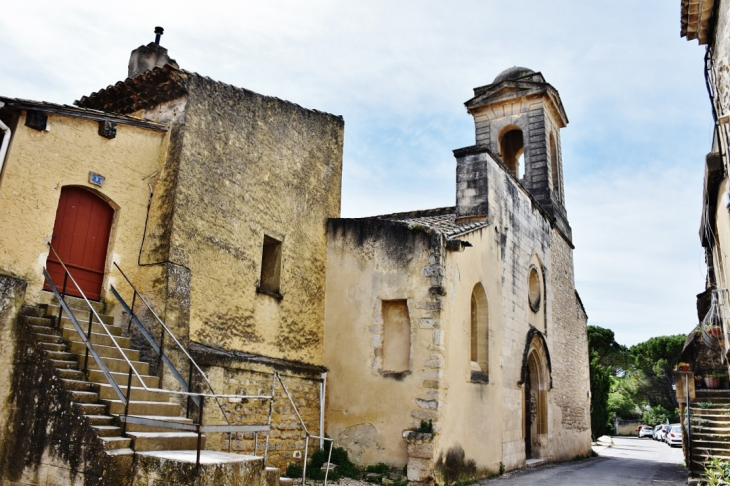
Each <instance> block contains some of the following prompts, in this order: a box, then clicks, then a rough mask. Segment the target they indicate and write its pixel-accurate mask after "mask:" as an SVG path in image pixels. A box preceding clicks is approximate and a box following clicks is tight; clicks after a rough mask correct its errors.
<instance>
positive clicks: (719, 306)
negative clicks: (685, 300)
mask: <svg viewBox="0 0 730 486" xmlns="http://www.w3.org/2000/svg"><path fill="white" fill-rule="evenodd" d="M680 5H681V17H680V18H681V27H680V34H681V36H682V37H685V38H686V39H687V40H695V39H696V40H697V41H698V43H699V45H703V46H706V50H705V79H706V86H707V90H708V95H709V99H710V106H711V116H712V119H713V121H714V132H713V139H712V144H711V147H710V150H709V153H708V154H707V155H706V157H705V161H704V164H703V165H704V190H703V195H702V214H701V215H700V230H699V236H700V243H701V245H702V247H703V248H704V250H705V262H706V264H707V277H706V283H705V289H704V291H703V292H702V293H700V294H699V295H697V315H698V320H699V321H700V324H699V325H698V326H696V327H695V328H694V329H693V330H691V332H690V333H689V335H688V337H687V341H686V343H685V347H684V350H683V351H682V356H681V358H680V361H682V362H684V363H686V364H687V365H688V366H689V371H688V372H679V373H678V375H677V378H678V379H677V380H676V381H677V383H676V385H677V390H678V398H679V403H680V409H681V411H682V414H681V416H682V417H683V419H684V417H685V414H684V413H685V407H686V403H687V395H688V393H687V388H689V395H690V400H692V399H694V400H696V401H697V402H702V403H701V405H702V407H701V408H703V409H711V410H697V409H695V407H694V406H693V405H691V404H690V407H691V414H702V413H704V414H712V415H715V416H716V417H717V418H716V419H713V421H712V423H710V424H709V425H704V424H703V425H704V426H702V427H697V425H699V424H698V422H696V421H694V420H693V421H691V424H692V431H691V437H692V439H691V444H689V445H690V447H687V445H688V444H687V440H686V439H685V448H684V450H685V455H686V459H687V461H686V462H687V463H688V464H691V465H692V469H690V472H691V473H692V474H697V473H698V472H699V471H701V470H702V464H703V463H704V461H705V459H706V458H707V457H708V456H717V457H720V458H721V459H722V460H727V458H728V457H730V445H728V444H730V442H728V439H729V437H728V433H727V431H728V426H730V421H728V420H727V419H726V418H725V415H726V410H727V408H726V407H727V401H728V399H730V392H728V391H727V390H724V389H717V385H719V384H721V381H720V380H713V379H712V378H713V376H708V375H711V374H712V375H724V376H725V377H726V378H725V381H727V376H728V365H727V363H728V360H727V357H728V352H729V351H730V346H729V343H728V339H727V335H728V331H730V329H728V316H730V300H729V299H730V295H729V294H728V270H730V266H729V265H730V262H728V258H727V254H728V252H729V251H730V213H729V212H728V211H729V210H730V181H729V180H728V173H729V171H730V159H729V158H728V148H730V125H728V122H730V99H728V93H729V92H730V91H729V90H730V62H729V61H728V56H729V55H730V37H728V34H729V33H730V2H728V1H727V0H682V2H681V4H680ZM686 384H689V385H690V386H689V387H687V386H686ZM698 408H699V407H698ZM686 425H687V424H685V426H686ZM687 435H689V434H685V436H687Z"/></svg>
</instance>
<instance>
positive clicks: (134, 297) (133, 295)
mask: <svg viewBox="0 0 730 486" xmlns="http://www.w3.org/2000/svg"><path fill="white" fill-rule="evenodd" d="M136 299H137V291H136V290H135V291H134V292H133V293H132V307H130V308H129V309H130V310H131V312H130V313H129V322H127V335H129V330H130V329H131V328H132V319H134V301H135V300H136Z"/></svg>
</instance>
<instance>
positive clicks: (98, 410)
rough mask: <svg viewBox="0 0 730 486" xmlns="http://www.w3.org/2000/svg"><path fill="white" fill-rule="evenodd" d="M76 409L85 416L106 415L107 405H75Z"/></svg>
mask: <svg viewBox="0 0 730 486" xmlns="http://www.w3.org/2000/svg"><path fill="white" fill-rule="evenodd" d="M74 407H76V408H78V409H79V410H80V411H81V413H83V414H84V415H104V414H106V404H105V403H74Z"/></svg>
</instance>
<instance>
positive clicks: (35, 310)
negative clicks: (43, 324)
mask: <svg viewBox="0 0 730 486" xmlns="http://www.w3.org/2000/svg"><path fill="white" fill-rule="evenodd" d="M19 314H20V315H21V316H31V317H43V316H44V315H45V314H46V311H45V308H43V307H39V306H37V305H28V304H23V306H22V307H21V308H20V313H19Z"/></svg>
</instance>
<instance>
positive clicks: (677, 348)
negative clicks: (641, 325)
mask: <svg viewBox="0 0 730 486" xmlns="http://www.w3.org/2000/svg"><path fill="white" fill-rule="evenodd" d="M685 339H686V336H683V335H681V334H677V335H674V336H659V337H653V338H651V339H649V340H648V341H645V342H643V343H639V344H637V345H635V346H632V347H631V349H630V352H631V355H632V357H633V359H634V363H633V365H634V367H635V370H636V372H637V375H636V376H637V378H638V389H637V394H638V395H639V396H641V397H642V399H643V401H645V402H646V403H647V404H649V405H651V406H653V407H655V406H657V405H661V406H662V407H664V409H666V410H674V409H676V408H678V406H679V405H678V404H677V395H676V393H675V391H674V390H673V389H672V385H673V384H674V367H675V366H676V365H677V362H678V361H679V354H680V353H681V352H682V346H684V341H685Z"/></svg>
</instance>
